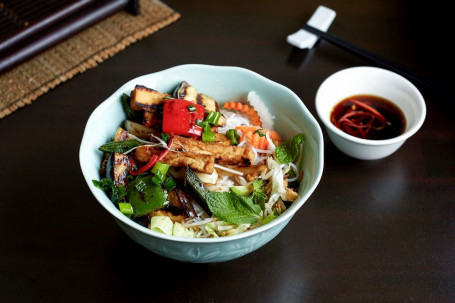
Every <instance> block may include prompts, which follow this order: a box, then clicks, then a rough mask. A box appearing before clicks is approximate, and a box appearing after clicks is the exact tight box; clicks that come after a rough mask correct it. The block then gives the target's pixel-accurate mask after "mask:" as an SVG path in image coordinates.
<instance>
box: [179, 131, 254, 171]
mask: <svg viewBox="0 0 455 303" xmlns="http://www.w3.org/2000/svg"><path fill="white" fill-rule="evenodd" d="M218 138H219V140H223V141H219V142H214V143H206V142H203V141H199V140H195V139H193V138H186V137H182V136H175V137H174V144H173V149H176V150H183V151H187V152H193V153H203V154H204V153H209V154H211V155H213V156H214V157H215V162H217V163H219V164H221V165H237V166H250V165H251V164H252V163H253V160H254V154H253V151H252V150H251V147H249V146H235V145H230V144H227V141H224V139H222V138H223V137H222V136H218ZM220 142H223V144H219V143H220Z"/></svg>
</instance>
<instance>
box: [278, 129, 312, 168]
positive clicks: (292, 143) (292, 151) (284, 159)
mask: <svg viewBox="0 0 455 303" xmlns="http://www.w3.org/2000/svg"><path fill="white" fill-rule="evenodd" d="M304 139H305V137H304V136H303V134H297V135H295V136H294V137H292V138H291V139H289V140H286V141H284V142H282V143H281V144H280V145H278V146H277V147H276V148H275V155H276V158H277V160H278V162H280V163H281V164H287V163H290V162H293V161H294V160H295V158H296V157H297V154H298V153H299V147H300V144H302V143H303V142H304Z"/></svg>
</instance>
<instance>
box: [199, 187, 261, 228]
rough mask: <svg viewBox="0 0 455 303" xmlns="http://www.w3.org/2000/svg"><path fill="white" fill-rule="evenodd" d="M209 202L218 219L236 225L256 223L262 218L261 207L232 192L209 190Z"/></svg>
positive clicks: (249, 199)
mask: <svg viewBox="0 0 455 303" xmlns="http://www.w3.org/2000/svg"><path fill="white" fill-rule="evenodd" d="M207 204H208V206H209V208H210V210H211V212H212V213H213V215H215V216H216V217H217V218H218V219H220V220H223V221H226V222H229V223H233V224H236V225H240V224H244V223H250V224H255V223H257V222H258V220H259V218H260V215H259V213H260V211H261V207H260V206H259V205H256V204H254V203H253V201H252V200H251V198H246V197H242V196H239V195H237V194H236V193H234V192H232V191H230V192H209V193H208V195H207Z"/></svg>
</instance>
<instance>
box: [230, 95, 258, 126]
mask: <svg viewBox="0 0 455 303" xmlns="http://www.w3.org/2000/svg"><path fill="white" fill-rule="evenodd" d="M223 109H229V110H235V111H239V112H242V113H245V114H246V115H248V117H249V118H250V120H251V124H253V125H257V126H261V125H262V122H261V118H260V117H259V115H258V113H257V111H255V110H254V108H253V107H251V106H249V105H247V104H243V103H240V102H234V101H229V102H226V103H224V104H223Z"/></svg>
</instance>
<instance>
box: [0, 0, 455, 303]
mask: <svg viewBox="0 0 455 303" xmlns="http://www.w3.org/2000/svg"><path fill="white" fill-rule="evenodd" d="M167 3H169V4H170V5H171V6H172V7H173V8H175V9H176V10H178V11H179V12H180V13H181V14H182V18H181V19H180V20H179V21H178V22H176V23H174V24H172V25H170V26H168V27H166V28H164V29H163V30H161V31H159V32H157V33H155V34H153V35H151V36H149V37H148V38H146V39H144V40H142V41H140V42H138V43H136V44H134V45H133V46H131V47H129V48H127V49H126V50H124V51H122V52H120V53H119V54H118V55H116V56H115V57H113V58H111V59H109V60H107V61H106V62H104V63H102V64H101V65H100V66H98V67H96V68H94V69H92V70H89V71H87V72H85V73H83V74H81V75H78V76H77V77H75V78H74V79H72V80H71V81H69V82H67V83H65V84H63V85H61V86H59V87H57V88H56V89H54V90H52V91H50V92H49V93H47V94H46V95H44V96H42V97H40V98H39V99H38V100H37V101H35V102H34V103H33V104H32V105H29V106H27V107H25V108H23V109H21V110H19V111H17V112H15V113H13V114H12V115H10V116H8V117H6V118H5V119H3V120H0V178H1V182H0V238H1V244H0V301H1V302H59V301H62V302H63V301H64V302H90V301H97V302H107V301H111V302H116V301H143V302H304V301H305V302H453V301H454V300H455V274H454V273H455V258H454V256H455V241H454V240H455V225H454V224H455V166H454V160H453V156H454V155H455V138H454V137H455V126H454V124H455V123H454V122H455V121H454V117H453V112H452V111H451V105H450V103H452V102H453V97H452V98H448V97H443V96H441V95H439V94H437V93H435V92H432V91H429V90H427V89H424V88H422V89H421V92H422V94H423V96H424V98H425V100H426V104H427V110H428V113H427V117H426V120H425V123H424V125H423V127H422V128H421V129H420V131H419V132H418V133H417V134H416V135H415V136H413V137H412V138H410V139H409V140H408V141H407V142H406V143H405V145H404V146H403V147H402V148H401V149H399V150H398V151H397V152H396V153H394V154H393V155H391V156H390V157H387V158H385V159H382V160H377V161H360V160H355V159H352V158H349V157H348V156H345V155H344V154H342V153H341V152H340V151H339V150H337V148H336V147H335V146H334V145H333V144H332V143H331V142H330V140H329V139H328V137H327V136H326V132H325V130H324V131H323V134H324V138H325V159H324V160H325V166H324V173H323V176H322V179H321V181H320V183H319V186H318V187H317V189H316V190H315V192H314V194H313V195H312V196H311V197H310V198H309V199H308V200H307V202H306V203H305V204H304V206H303V207H302V208H301V209H300V210H299V211H298V212H297V214H296V215H295V216H294V218H293V219H292V221H291V222H290V223H289V224H288V225H287V226H286V227H285V229H284V230H283V231H282V232H281V233H280V234H279V235H278V236H277V237H276V238H275V239H273V240H272V241H271V242H270V243H268V244H267V245H265V246H263V247H262V248H260V249H259V250H257V251H255V252H253V253H251V254H248V255H246V256H244V257H241V258H239V259H236V260H232V261H229V262H223V263H215V264H191V263H190V264H188V263H181V262H177V261H173V260H170V259H166V258H163V257H159V256H157V255H155V254H153V253H152V252H149V251H148V250H146V249H145V248H143V247H141V246H139V245H138V244H136V243H134V242H133V241H132V240H130V238H128V236H126V235H125V234H124V233H123V232H122V231H121V230H120V229H119V227H118V226H117V225H116V223H115V222H114V220H112V218H111V217H110V215H108V214H107V213H106V212H105V210H104V209H103V208H102V207H101V206H100V205H99V204H98V203H97V201H96V200H95V198H94V197H93V196H92V194H91V193H90V192H89V189H88V188H87V185H86V183H85V181H84V180H83V177H82V173H81V170H80V166H79V159H78V151H79V144H80V141H81V137H82V132H83V130H84V126H85V123H86V121H87V119H88V117H89V115H90V113H91V111H92V110H93V109H94V108H95V107H96V106H97V105H98V104H99V103H100V102H102V101H103V100H104V99H105V98H107V97H108V96H110V95H111V94H112V93H113V92H114V91H115V90H116V89H117V88H118V87H120V86H121V85H122V84H124V83H125V82H127V81H128V80H130V79H132V78H135V77H137V76H140V75H143V74H148V73H151V72H155V71H159V70H162V69H166V68H168V67H172V66H175V65H180V64H186V63H203V64H212V65H234V66H241V67H245V68H248V69H251V70H253V71H255V72H257V73H259V74H262V75H263V76H265V77H267V78H269V79H271V80H273V81H276V82H278V83H281V84H283V85H285V86H287V87H289V88H290V89H291V90H293V91H294V92H295V93H296V94H297V95H298V96H299V97H300V98H301V99H302V100H303V102H304V103H305V105H306V106H307V107H308V109H309V110H310V112H311V113H312V114H313V115H315V116H316V112H315V107H314V97H315V94H316V90H317V88H318V86H319V85H320V84H321V82H322V81H323V80H324V79H325V78H326V77H328V76H329V75H331V74H332V73H334V72H336V71H338V70H340V69H343V68H348V67H352V66H358V65H370V63H369V62H366V61H364V60H362V59H360V58H357V57H355V56H353V55H351V54H349V53H347V52H345V51H344V50H341V49H339V48H337V47H335V46H333V45H331V44H329V43H327V42H325V41H320V42H319V43H318V44H317V45H316V46H315V47H314V48H313V49H312V50H310V51H308V50H305V51H297V50H295V49H293V47H292V46H291V45H289V44H287V43H286V36H287V35H288V34H291V33H293V32H295V31H297V29H298V28H299V26H300V25H301V24H302V23H304V22H305V21H307V20H308V18H309V17H310V16H311V14H312V13H313V12H314V11H315V9H316V8H317V6H318V5H320V4H322V5H325V6H328V7H330V8H332V9H334V10H335V11H336V12H337V17H336V19H335V21H334V22H333V24H332V26H331V27H330V30H329V31H330V32H331V33H332V34H335V35H338V36H340V37H342V38H344V39H346V40H348V41H350V42H352V43H355V44H357V45H359V46H361V47H363V48H366V49H369V50H371V51H373V52H375V53H377V54H380V55H382V56H383V57H386V58H388V59H390V60H392V61H395V62H397V63H399V64H401V65H403V66H405V67H407V68H409V69H411V70H413V71H415V72H416V73H418V74H420V75H423V76H425V77H427V78H430V79H432V80H433V81H435V82H436V83H438V84H439V85H448V84H449V77H451V76H450V72H448V70H449V64H450V62H452V56H449V52H450V55H452V54H451V52H452V49H450V48H449V47H448V45H447V42H448V41H447V39H446V38H447V37H445V34H444V33H443V32H444V31H441V30H446V31H447V30H448V29H449V26H451V25H450V24H451V23H450V16H449V11H450V10H449V9H448V7H447V5H444V4H442V1H432V2H428V3H427V2H419V3H417V1H404V0H400V1H396V0H387V1H384V0H382V1H381V0H372V1H360V0H345V1H334V0H333V1H325V2H323V3H321V2H318V1H312V0H308V1H297V0H296V1H281V2H278V1H213V2H209V1H203V0H198V1H179V0H170V1H168V2H167ZM452 78H453V77H452ZM318 121H319V120H318Z"/></svg>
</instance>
